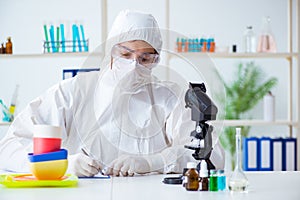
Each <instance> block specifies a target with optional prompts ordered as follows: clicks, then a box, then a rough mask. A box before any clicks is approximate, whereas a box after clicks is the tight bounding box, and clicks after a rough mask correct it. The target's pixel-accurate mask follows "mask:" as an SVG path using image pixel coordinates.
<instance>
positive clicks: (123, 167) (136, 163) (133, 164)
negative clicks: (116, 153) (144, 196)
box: [106, 155, 150, 176]
mask: <svg viewBox="0 0 300 200" xmlns="http://www.w3.org/2000/svg"><path fill="white" fill-rule="evenodd" d="M148 172H150V165H149V163H148V161H147V160H146V159H145V158H143V157H140V156H127V155H124V156H121V157H120V158H118V159H116V160H114V161H112V162H111V163H110V165H109V167H108V170H107V171H106V174H108V175H114V176H119V175H122V176H133V175H134V174H135V173H138V174H145V173H148Z"/></svg>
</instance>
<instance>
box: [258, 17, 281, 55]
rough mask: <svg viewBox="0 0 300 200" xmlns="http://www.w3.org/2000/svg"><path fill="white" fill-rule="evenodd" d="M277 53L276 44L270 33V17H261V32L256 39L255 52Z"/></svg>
mask: <svg viewBox="0 0 300 200" xmlns="http://www.w3.org/2000/svg"><path fill="white" fill-rule="evenodd" d="M276 51H277V47H276V42H275V39H274V36H273V34H272V31H271V19H270V17H268V16H267V17H263V21H262V31H261V34H260V36H259V39H258V45H257V52H271V53H275V52H276Z"/></svg>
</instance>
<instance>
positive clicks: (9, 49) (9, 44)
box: [5, 37, 13, 54]
mask: <svg viewBox="0 0 300 200" xmlns="http://www.w3.org/2000/svg"><path fill="white" fill-rule="evenodd" d="M5 46H6V49H5V53H6V54H12V53H13V50H12V48H13V46H12V42H11V37H8V38H7V42H6V44H5Z"/></svg>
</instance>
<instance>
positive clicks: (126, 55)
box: [111, 44, 159, 67]
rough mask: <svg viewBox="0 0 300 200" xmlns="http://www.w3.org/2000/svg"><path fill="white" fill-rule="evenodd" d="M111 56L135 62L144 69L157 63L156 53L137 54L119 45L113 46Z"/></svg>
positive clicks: (157, 56)
mask: <svg viewBox="0 0 300 200" xmlns="http://www.w3.org/2000/svg"><path fill="white" fill-rule="evenodd" d="M111 55H112V57H113V58H123V59H127V60H136V61H137V62H138V63H139V64H141V65H143V66H145V67H148V66H151V65H152V64H156V63H158V62H159V55H158V54H157V53H138V52H136V51H135V50H132V49H129V48H127V47H125V46H122V45H119V44H117V45H115V46H114V47H113V48H112V51H111ZM135 55H136V56H135Z"/></svg>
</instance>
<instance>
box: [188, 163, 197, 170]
mask: <svg viewBox="0 0 300 200" xmlns="http://www.w3.org/2000/svg"><path fill="white" fill-rule="evenodd" d="M196 167H197V164H196V163H195V162H188V163H187V168H188V169H196Z"/></svg>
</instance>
